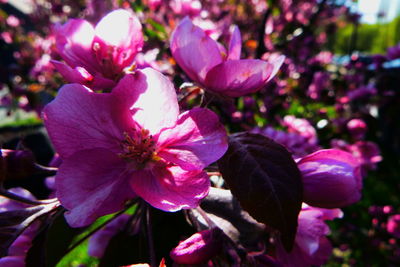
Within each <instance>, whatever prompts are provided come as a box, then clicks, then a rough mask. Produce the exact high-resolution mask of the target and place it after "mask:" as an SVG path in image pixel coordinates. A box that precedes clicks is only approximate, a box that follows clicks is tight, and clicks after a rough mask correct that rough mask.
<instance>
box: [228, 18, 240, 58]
mask: <svg viewBox="0 0 400 267" xmlns="http://www.w3.org/2000/svg"><path fill="white" fill-rule="evenodd" d="M241 52H242V37H241V36H240V31H239V28H238V26H236V25H235V27H234V28H233V32H232V35H231V40H230V41H229V53H228V60H236V59H240V53H241Z"/></svg>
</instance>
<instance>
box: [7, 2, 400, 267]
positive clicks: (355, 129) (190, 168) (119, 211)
mask: <svg viewBox="0 0 400 267" xmlns="http://www.w3.org/2000/svg"><path fill="white" fill-rule="evenodd" d="M52 2H54V3H52V4H51V5H50V6H51V7H52V11H51V12H52V14H53V13H54V14H57V16H56V17H57V18H56V19H55V18H54V17H53V18H52V23H51V26H50V27H47V28H46V31H45V32H46V34H47V35H46V36H45V37H40V36H35V37H34V38H33V39H35V40H37V41H36V44H35V45H33V47H30V48H32V50H34V51H35V53H34V55H30V54H29V53H26V54H24V53H23V52H26V50H21V52H18V53H20V54H21V55H19V56H18V57H19V58H20V59H21V62H24V61H25V62H28V61H29V60H27V59H28V58H29V57H35V58H36V59H35V60H33V62H35V63H34V64H31V65H29V66H28V67H27V69H29V78H27V79H26V80H25V77H24V76H23V75H22V74H19V75H20V76H18V75H16V76H12V77H13V79H12V82H8V83H7V86H6V87H8V92H7V93H5V94H3V95H2V96H0V97H1V101H2V103H3V104H4V105H6V106H12V105H14V106H15V105H18V106H19V108H21V109H24V110H26V111H28V112H29V111H32V110H34V111H35V112H36V113H37V114H40V118H37V120H38V121H39V122H43V124H44V126H45V129H46V134H47V135H48V137H49V139H50V141H51V144H52V147H53V148H54V152H56V154H55V156H54V158H53V161H52V162H51V163H49V161H48V160H47V162H46V163H44V164H45V165H46V166H48V167H45V166H43V165H40V164H38V163H37V162H36V161H37V158H36V159H35V158H34V157H33V156H32V157H27V155H26V153H25V151H20V150H18V149H17V148H15V149H16V150H15V151H13V150H5V149H2V150H1V154H0V180H1V181H3V180H4V181H5V183H6V184H7V182H8V181H10V180H23V179H25V177H27V176H31V175H39V176H40V175H42V176H45V177H48V178H47V180H46V185H47V187H48V188H47V189H46V192H47V195H50V196H51V197H54V199H50V200H48V199H46V200H35V199H34V198H32V197H31V196H30V195H29V194H28V193H26V192H25V191H21V190H20V191H18V190H17V191H15V190H8V191H7V190H5V189H4V190H3V189H2V188H0V194H1V195H4V196H5V197H9V198H11V199H14V200H17V201H20V202H22V203H25V204H23V205H21V206H18V207H16V208H14V206H12V205H11V204H10V203H11V202H0V209H1V211H2V212H13V211H15V210H17V213H16V214H19V213H18V212H21V211H22V210H24V211H31V210H34V209H35V210H36V208H37V210H38V211H37V212H34V213H29V212H27V213H21V214H24V216H25V217H24V216H22V217H23V218H22V219H20V221H18V222H19V224H20V225H21V227H22V225H24V227H23V228H18V231H16V234H14V235H12V236H11V237H10V238H9V239H8V241H7V242H8V243H9V246H8V247H7V248H6V250H5V251H1V252H0V253H2V254H1V256H5V257H3V258H1V259H0V262H1V261H4V262H6V263H8V261H9V262H10V264H11V262H14V261H15V262H16V264H19V265H18V266H24V264H25V262H28V261H32V258H34V257H33V256H32V251H33V249H31V247H33V246H32V244H36V245H35V247H36V246H38V245H37V243H36V242H37V240H38V239H39V238H40V237H42V236H43V235H45V234H46V233H47V232H46V231H47V230H48V229H49V228H50V229H52V227H54V228H55V227H57V226H58V225H57V223H58V221H57V220H59V219H60V218H64V217H65V220H66V222H67V226H66V227H67V229H69V230H71V229H72V228H80V229H88V230H86V231H87V233H89V234H88V235H87V236H86V237H85V238H84V239H82V240H81V241H83V240H85V239H86V238H89V242H88V244H89V245H88V255H89V256H91V257H93V258H98V259H99V261H103V264H107V262H106V261H107V260H109V258H110V255H111V253H113V252H112V251H113V246H115V244H116V243H118V240H119V239H118V238H121V236H124V237H125V238H126V239H123V240H124V241H126V240H130V241H132V242H137V243H135V244H136V245H138V246H140V245H142V243H144V244H146V246H147V247H146V252H145V253H142V252H137V255H136V254H135V255H134V258H129V259H128V260H126V259H122V258H121V257H119V256H117V257H114V260H115V259H118V260H120V262H118V263H116V264H119V265H121V266H122V265H126V264H134V263H138V262H148V263H149V264H150V266H156V265H158V262H160V261H161V263H160V266H165V262H166V264H168V266H169V265H170V264H171V265H172V264H182V265H195V266H203V265H204V266H206V265H207V266H221V265H224V266H225V265H226V266H241V265H242V266H271V265H272V266H315V265H323V264H324V263H326V262H327V260H328V259H329V257H331V255H332V253H333V252H334V251H335V250H334V248H333V247H332V244H331V241H330V240H329V239H328V238H327V235H329V233H330V229H329V227H328V225H327V224H326V221H328V220H333V219H335V218H342V217H344V216H346V215H345V214H344V213H343V212H342V211H341V210H340V209H341V208H343V207H346V206H349V205H352V204H354V203H356V202H358V201H359V200H360V199H361V197H362V193H361V191H362V187H363V180H364V178H365V177H366V175H367V173H368V171H371V170H376V169H377V165H378V164H379V163H380V162H381V161H382V156H381V151H380V149H379V147H378V145H377V144H376V143H374V142H373V141H371V140H369V137H370V134H371V129H370V127H371V125H370V123H369V122H370V121H371V116H372V117H373V116H374V108H376V107H375V106H374V105H375V104H376V103H377V102H371V101H370V100H371V99H372V100H374V99H375V98H374V97H377V94H378V93H377V89H376V88H375V84H374V83H373V82H372V81H373V79H371V82H367V83H366V82H365V79H364V78H365V77H366V74H365V73H366V72H367V70H368V67H367V66H366V65H364V64H363V63H362V62H361V61H358V60H359V59H358V58H357V57H356V56H353V57H352V59H351V61H350V62H349V63H348V64H347V65H345V66H341V67H338V69H334V68H333V67H332V65H333V63H332V61H333V54H332V53H330V52H329V51H320V47H321V46H323V44H324V43H326V42H327V34H329V31H327V32H324V31H321V33H320V34H319V35H318V36H315V35H314V34H315V33H314V32H312V31H311V30H310V29H311V28H312V27H313V25H314V24H315V25H320V26H319V27H321V28H324V29H330V30H331V31H333V29H332V28H331V26H332V27H333V26H334V25H335V20H334V18H335V17H337V16H339V15H343V14H348V12H349V10H348V9H347V8H346V7H339V6H337V5H336V4H331V3H326V2H325V1H315V0H304V1H298V2H297V1H283V0H282V1H276V3H268V4H266V3H265V1H257V0H252V1H238V4H237V5H238V8H235V7H232V5H230V4H229V3H226V2H228V1H223V0H218V1H214V0H209V1H197V0H165V1H152V0H147V1H138V2H140V3H129V2H128V1H123V3H116V2H115V1H110V3H109V2H108V1H88V2H90V3H89V4H88V5H87V6H86V7H85V9H84V12H82V13H80V14H78V13H75V12H76V11H75V10H78V8H74V7H76V6H75V5H79V4H78V3H72V2H74V1H72V2H71V3H70V4H68V5H63V4H59V5H57V3H55V2H56V1H52ZM111 2H113V3H111ZM250 2H251V3H250ZM66 6H68V7H69V8H70V10H69V11H68V8H66ZM330 6H332V7H333V8H332V9H330V8H329V7H330ZM313 7H314V8H313ZM43 9H44V10H46V7H43ZM82 10H83V9H82ZM111 10H113V11H111ZM133 10H134V11H133ZM244 10H246V12H249V10H251V12H252V15H253V17H252V19H251V20H250V19H249V18H250V17H249V16H248V15H245V14H246V13H245V11H244ZM78 17H79V18H78ZM82 17H83V18H82ZM251 21H253V22H254V21H259V22H260V23H261V24H260V25H256V24H255V23H250V22H251ZM0 22H1V23H3V22H2V21H0ZM233 22H235V23H237V25H235V24H234V23H233ZM5 23H6V24H7V25H8V26H9V27H16V29H17V28H18V26H19V25H20V24H21V23H25V22H24V21H22V20H21V21H20V20H19V19H18V18H16V17H13V16H8V18H7V20H6V22H5ZM46 25H50V23H47V24H46ZM0 26H2V25H0ZM256 26H258V27H259V28H261V31H259V29H258V28H257V27H256ZM239 28H240V29H242V31H243V34H242V33H241V32H240V30H239ZM293 29H295V30H294V31H293ZM251 32H259V33H260V36H259V37H257V36H253V35H252V34H249V33H251ZM13 34H14V32H13V30H10V31H5V32H3V33H2V35H1V38H2V39H3V40H4V41H5V42H6V43H9V44H12V43H13V40H12V39H13V38H14V37H13ZM257 38H258V39H257ZM256 39H257V40H256ZM25 45H31V44H30V43H29V42H26V43H25ZM389 52H390V53H389V54H391V55H392V54H395V52H396V51H395V49H394V48H393V49H391V50H390V51H389ZM391 57H395V56H393V55H392V56H391ZM339 68H340V69H339ZM21 73H22V72H21ZM343 73H345V74H344V75H343ZM10 77H11V74H10ZM17 77H20V78H19V79H18V78H17ZM21 77H22V78H21ZM28 80H29V82H28ZM32 80H37V81H38V83H37V84H36V83H32V82H31V81H32ZM61 83H66V84H64V85H62V86H61V88H59V89H58V87H60V84H61ZM25 84H29V85H28V86H27V88H24V86H25ZM338 84H339V86H338ZM343 87H346V89H345V90H344V89H343ZM376 87H378V86H376ZM390 90H391V89H388V92H387V93H388V96H390V94H391V93H392V92H391V91H390ZM39 94H40V99H47V100H46V101H43V102H41V103H38V102H35V101H34V100H33V99H35V97H37V96H39ZM384 99H385V98H384ZM328 102H329V103H334V106H328V105H325V103H328ZM309 103H311V104H309ZM320 103H324V105H320ZM365 103H373V104H371V105H370V104H368V105H367V104H365ZM313 104H314V105H313ZM376 105H377V104H376ZM303 114H304V116H303ZM9 115H13V114H12V109H10V112H9ZM255 125H257V126H255ZM24 145H25V144H20V145H19V148H21V146H22V147H24ZM44 162H45V161H44ZM15 170H19V171H15ZM16 177H17V178H16ZM21 177H22V178H21ZM6 187H8V186H6ZM14 191H15V192H14ZM49 193H50V194H49ZM7 214H10V217H12V216H17V215H14V213H7ZM112 214H113V215H112ZM166 214H167V215H166ZM11 215H12V216H11ZM39 215H40V216H39ZM105 215H108V216H105ZM390 215H391V216H390V217H388V218H385V220H386V221H387V224H385V225H384V227H383V226H382V227H381V228H384V231H385V234H389V235H392V236H393V238H397V236H398V232H399V231H398V228H399V227H398V225H399V223H398V221H399V220H398V214H396V212H395V211H391V212H390ZM35 216H36V217H35ZM103 216H105V217H103ZM109 216H113V217H112V218H111V219H108V218H110V217H109ZM169 216H170V217H169ZM179 216H181V217H179ZM12 218H14V217H12ZM57 218H58V219H57ZM104 218H107V219H104ZM164 218H167V219H164ZM178 218H179V219H178ZM102 220H108V221H106V223H104V224H103V225H102V227H98V228H96V229H95V231H93V230H92V229H93V228H91V227H92V226H91V225H98V223H99V222H100V221H102ZM27 222H29V223H27ZM32 222H33V223H32ZM7 223H9V224H11V225H12V226H15V223H14V222H7ZM7 223H4V225H6V226H7ZM13 223H14V224H13ZM93 223H95V224H93ZM175 223H176V226H175V225H174V224H175ZM182 223H183V224H184V225H185V227H189V229H190V231H186V230H187V229H186V228H185V227H183V226H182V227H181V225H182ZM26 224H28V225H26ZM7 227H8V226H7ZM175 228H176V229H175ZM159 229H162V230H159ZM0 231H1V226H0ZM17 232H18V233H17ZM153 232H154V233H153ZM160 232H161V233H160ZM170 232H171V233H170ZM175 232H176V233H178V234H176V235H175V236H173V237H170V234H171V235H172V233H175ZM164 235H165V236H166V237H165V238H164ZM77 238H78V237H77ZM393 238H392V239H393ZM137 239H138V240H140V241H137ZM143 240H144V241H143ZM81 241H79V242H76V243H75V242H73V244H74V245H72V246H70V248H71V247H72V248H73V247H74V246H75V245H77V246H78V245H79V243H80V242H81ZM8 243H7V244H8ZM121 243H124V244H130V243H129V242H121ZM335 245H336V244H335ZM392 245H393V247H395V244H392ZM158 248H159V249H158ZM131 249H132V250H135V247H131ZM114 251H118V249H115V248H114ZM121 251H122V250H121ZM63 253H69V251H67V252H64V251H63ZM135 253H136V252H135ZM142 254H143V255H142ZM136 256H137V257H136ZM6 263H5V264H6Z"/></svg>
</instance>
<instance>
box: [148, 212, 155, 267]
mask: <svg viewBox="0 0 400 267" xmlns="http://www.w3.org/2000/svg"><path fill="white" fill-rule="evenodd" d="M145 226H146V232H147V242H148V246H149V254H150V265H151V267H156V266H157V261H156V254H155V250H154V240H153V228H152V225H151V217H150V206H149V205H147V207H146V224H145Z"/></svg>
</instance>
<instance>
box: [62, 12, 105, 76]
mask: <svg viewBox="0 0 400 267" xmlns="http://www.w3.org/2000/svg"><path fill="white" fill-rule="evenodd" d="M54 34H55V38H56V47H57V50H58V52H59V53H60V56H61V57H62V58H63V59H64V60H65V61H66V62H67V63H68V65H70V66H71V67H72V68H75V67H77V66H81V67H84V68H85V69H86V70H87V71H89V72H90V73H95V72H97V71H98V69H99V68H98V64H97V62H96V59H95V58H94V54H93V51H92V41H93V38H94V29H93V26H92V25H91V24H90V23H89V22H87V21H86V20H83V19H70V20H68V21H67V23H65V24H64V25H56V26H55V27H54Z"/></svg>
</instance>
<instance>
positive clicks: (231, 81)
mask: <svg viewBox="0 0 400 267" xmlns="http://www.w3.org/2000/svg"><path fill="white" fill-rule="evenodd" d="M274 68H275V66H274V65H273V64H271V63H269V62H266V61H263V60H257V59H243V60H228V61H225V62H223V63H221V64H219V65H217V66H215V67H214V68H212V69H211V70H210V71H209V72H208V73H207V77H206V80H205V84H206V89H209V90H211V91H215V92H217V93H220V94H223V95H226V96H231V97H239V96H243V95H246V94H250V93H254V92H256V91H258V90H259V89H261V88H262V87H263V86H264V85H265V84H266V83H267V82H268V81H269V80H270V79H271V78H272V76H271V75H272V72H273V71H274Z"/></svg>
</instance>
